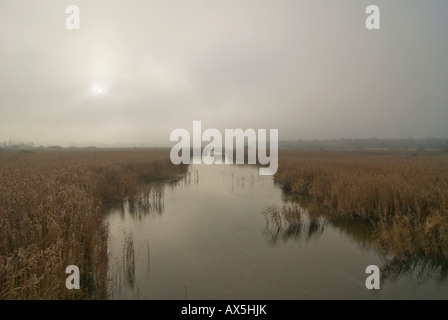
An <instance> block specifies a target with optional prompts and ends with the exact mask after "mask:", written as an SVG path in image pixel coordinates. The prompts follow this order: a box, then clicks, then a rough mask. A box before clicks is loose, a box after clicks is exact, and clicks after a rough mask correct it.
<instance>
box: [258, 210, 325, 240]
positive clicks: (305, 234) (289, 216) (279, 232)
mask: <svg viewBox="0 0 448 320" xmlns="http://www.w3.org/2000/svg"><path fill="white" fill-rule="evenodd" d="M263 214H264V216H265V219H266V229H265V230H264V233H265V234H266V235H268V236H269V237H270V238H271V240H272V242H274V243H276V242H277V241H280V240H281V241H287V240H289V239H292V240H296V241H309V240H311V239H313V238H318V237H319V236H320V235H322V234H323V232H324V228H325V225H326V224H327V221H326V219H325V218H324V217H313V216H310V215H309V214H308V212H306V210H304V209H302V208H301V207H300V206H299V205H297V204H294V203H288V204H285V205H283V206H282V207H281V208H280V209H279V208H277V207H275V206H271V205H269V206H267V207H266V209H265V210H264V211H263Z"/></svg>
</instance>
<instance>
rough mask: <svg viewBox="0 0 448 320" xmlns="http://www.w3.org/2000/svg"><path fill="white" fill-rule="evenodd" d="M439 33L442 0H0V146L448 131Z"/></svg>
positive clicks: (447, 72)
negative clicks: (373, 20) (71, 23)
mask: <svg viewBox="0 0 448 320" xmlns="http://www.w3.org/2000/svg"><path fill="white" fill-rule="evenodd" d="M370 4H375V5H377V6H378V7H379V9H380V30H368V29H367V28H366V26H365V20H366V18H367V16H368V14H366V13H365V10H366V7H367V6H368V5H370ZM69 5H77V6H78V7H79V10H80V29H79V30H68V29H67V28H66V24H65V22H66V19H67V17H68V16H69V15H68V14H66V12H65V9H66V7H67V6H69ZM447 35H448V1H446V0H427V1H418V0H395V1H386V0H373V1H371V0H369V1H363V0H357V1H354V0H340V1H334V0H326V1H324V0H278V1H272V0H245V1H240V0H226V1H224V0H163V1H162V0H157V1H148V0H145V1H139V0H133V1H122V0H107V1H102V0H85V1H81V0H70V1H65V0H57V1H56V0H38V1H36V0H21V1H16V0H0V141H6V140H9V139H14V140H16V141H30V142H34V143H35V145H39V144H43V145H54V144H57V145H62V146H73V145H79V146H83V145H92V144H93V145H120V144H123V145H127V144H129V145H133V144H135V145H139V146H165V145H169V144H170V141H169V137H170V133H171V132H172V131H173V130H174V129H176V128H185V129H187V130H189V131H190V132H191V131H192V123H193V121H194V120H199V121H201V122H202V128H203V130H205V129H206V128H217V129H219V130H224V129H226V128H229V129H232V128H242V129H248V128H254V129H260V128H263V129H278V130H279V138H280V139H282V140H283V139H328V138H342V137H344V138H371V137H377V138H407V137H413V138H427V137H436V138H448V125H447V123H448V121H447V120H448V90H447V88H448V87H447V84H448V58H447V57H448V36H447Z"/></svg>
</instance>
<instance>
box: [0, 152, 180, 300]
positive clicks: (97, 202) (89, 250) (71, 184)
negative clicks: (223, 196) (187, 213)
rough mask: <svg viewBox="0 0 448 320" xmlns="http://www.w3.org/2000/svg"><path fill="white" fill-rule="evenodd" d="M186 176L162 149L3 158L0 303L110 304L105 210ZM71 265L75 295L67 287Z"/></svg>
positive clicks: (0, 173)
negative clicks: (152, 185)
mask: <svg viewBox="0 0 448 320" xmlns="http://www.w3.org/2000/svg"><path fill="white" fill-rule="evenodd" d="M184 170H185V167H183V166H174V165H172V164H171V162H170V160H169V151H166V150H159V151H157V150H149V151H148V150H96V151H86V150H60V151H48V150H39V151H32V152H27V153H24V152H21V153H18V152H10V151H7V152H2V153H0V178H1V183H0V299H92V298H93V299H103V298H107V237H108V234H107V227H106V226H105V224H104V219H103V217H104V214H105V212H106V211H107V209H108V208H109V207H111V206H114V205H117V204H121V202H122V201H123V200H124V199H133V198H136V197H138V194H139V190H140V185H141V183H142V182H148V181H151V180H158V179H172V178H175V177H176V176H177V175H179V174H182V172H183V171H184ZM72 264H74V265H77V266H78V267H79V269H80V272H81V289H80V290H68V289H67V288H66V287H65V279H66V278H67V276H68V275H67V274H65V269H66V267H67V266H69V265H72Z"/></svg>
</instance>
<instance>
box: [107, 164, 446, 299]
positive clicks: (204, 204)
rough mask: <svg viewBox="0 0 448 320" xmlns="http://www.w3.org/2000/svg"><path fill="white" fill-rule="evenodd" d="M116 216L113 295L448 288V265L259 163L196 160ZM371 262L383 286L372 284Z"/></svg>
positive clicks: (332, 295)
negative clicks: (296, 194) (326, 204)
mask: <svg viewBox="0 0 448 320" xmlns="http://www.w3.org/2000/svg"><path fill="white" fill-rule="evenodd" d="M108 224H109V227H110V241H109V256H110V259H109V279H110V292H111V297H112V298H119V299H136V298H140V299H321V298H323V299H327V298H328V299H343V298H348V299H351V298H354V299H360V298H363V299H388V298H430V299H437V298H448V285H447V282H446V279H445V275H446V266H444V269H443V268H442V269H443V270H445V272H442V273H440V272H439V273H437V272H434V270H435V269H437V268H438V269H437V270H440V266H437V268H434V266H433V265H430V264H428V263H427V261H425V260H424V259H423V260H417V261H416V260H415V259H410V258H409V259H405V260H403V259H400V260H398V259H394V258H393V257H391V256H387V254H384V253H382V252H381V251H380V250H379V249H378V247H377V245H376V242H375V237H374V234H373V228H372V226H370V225H369V224H367V223H365V222H362V221H356V220H355V221H354V220H341V219H339V220H332V219H328V218H326V217H325V216H324V215H322V214H315V213H314V210H313V212H312V213H311V212H308V211H307V210H305V209H303V208H302V207H300V206H299V205H298V204H297V203H296V202H294V201H291V199H290V197H289V196H288V195H285V194H283V192H282V190H281V189H280V188H279V187H278V186H276V185H275V184H274V182H273V179H272V177H270V176H259V175H258V169H257V168H254V167H253V166H245V165H231V166H230V165H221V166H220V165H212V166H207V165H193V166H190V168H189V170H188V172H187V173H186V174H185V175H184V176H182V177H180V179H177V180H173V181H169V182H166V183H162V184H161V183H158V184H151V185H147V186H145V189H144V191H143V192H142V193H141V194H140V195H139V196H138V197H135V198H133V199H128V200H127V201H125V203H124V204H123V206H122V207H121V208H117V209H115V210H112V212H111V213H110V215H109V216H108ZM371 264H375V265H378V266H379V267H380V268H381V270H382V271H381V272H382V273H381V279H382V285H381V290H379V291H375V290H373V291H369V290H367V289H366V288H365V284H364V283H365V279H366V277H367V275H366V274H365V268H366V267H367V266H368V265H371Z"/></svg>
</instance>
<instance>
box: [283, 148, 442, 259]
mask: <svg viewBox="0 0 448 320" xmlns="http://www.w3.org/2000/svg"><path fill="white" fill-rule="evenodd" d="M275 181H276V182H277V183H279V184H281V186H282V187H283V188H284V189H285V190H286V191H289V192H290V193H292V194H293V195H295V196H296V197H297V198H299V201H300V202H301V204H303V205H304V206H306V207H311V208H316V207H317V206H318V207H319V210H321V211H322V212H325V214H326V215H327V216H328V217H332V218H357V219H365V220H368V221H371V222H373V224H374V225H375V234H376V239H377V241H378V243H379V245H380V247H381V248H382V249H384V250H385V251H387V252H388V253H392V254H393V255H394V256H395V257H402V258H406V257H409V256H425V257H427V258H431V259H434V260H438V261H444V262H446V261H447V259H448V154H446V153H440V152H418V153H416V152H386V151H385V152H319V151H315V152H313V151H282V152H281V153H280V155H279V169H278V172H277V174H276V175H275ZM313 210H315V209H313Z"/></svg>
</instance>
